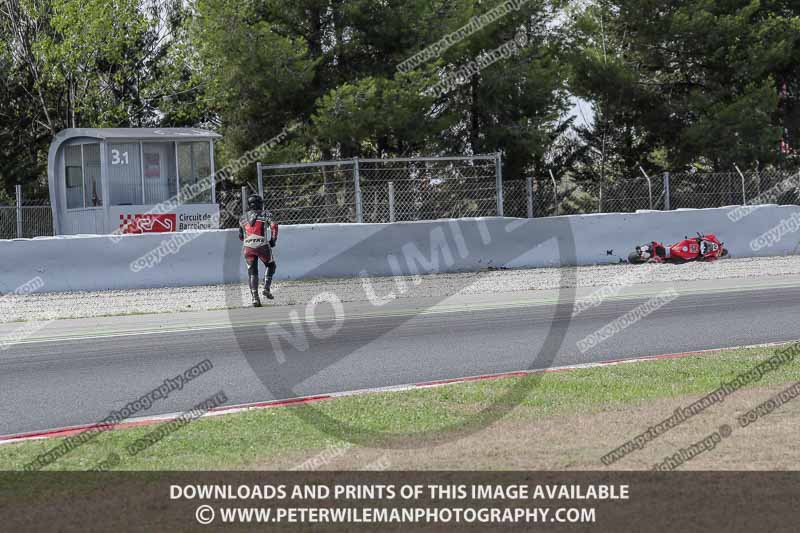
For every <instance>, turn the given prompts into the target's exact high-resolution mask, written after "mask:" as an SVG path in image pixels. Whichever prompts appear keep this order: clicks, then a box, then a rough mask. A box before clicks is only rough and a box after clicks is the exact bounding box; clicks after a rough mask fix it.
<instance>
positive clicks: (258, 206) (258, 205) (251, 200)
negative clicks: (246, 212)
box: [247, 194, 264, 211]
mask: <svg viewBox="0 0 800 533" xmlns="http://www.w3.org/2000/svg"><path fill="white" fill-rule="evenodd" d="M247 208H248V209H251V210H253V211H261V210H262V209H263V208H264V200H262V199H261V197H260V196H259V195H257V194H251V195H250V196H248V197H247Z"/></svg>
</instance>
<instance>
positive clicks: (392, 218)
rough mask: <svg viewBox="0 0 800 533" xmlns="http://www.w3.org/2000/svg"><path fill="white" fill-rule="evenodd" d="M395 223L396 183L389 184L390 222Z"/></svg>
mask: <svg viewBox="0 0 800 533" xmlns="http://www.w3.org/2000/svg"><path fill="white" fill-rule="evenodd" d="M394 221H395V212H394V182H393V181H390V182H389V222H394Z"/></svg>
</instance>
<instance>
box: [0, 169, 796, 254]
mask: <svg viewBox="0 0 800 533" xmlns="http://www.w3.org/2000/svg"><path fill="white" fill-rule="evenodd" d="M258 170H259V176H260V178H261V181H260V184H259V183H255V184H250V185H248V186H246V187H245V188H244V191H243V190H242V188H241V187H238V186H234V185H232V184H230V183H222V184H220V186H218V188H217V202H218V204H219V205H220V227H221V228H236V227H238V224H239V216H240V215H241V211H242V207H241V206H242V200H243V199H246V196H247V195H248V194H252V193H259V192H261V193H262V194H263V196H264V199H265V203H266V206H267V207H268V208H269V209H270V211H271V212H272V213H273V215H274V216H275V218H276V220H277V221H278V222H280V223H281V224H314V223H337V222H338V223H350V222H357V221H363V222H395V221H396V222H401V221H413V220H435V219H442V218H462V217H483V216H496V215H499V214H502V215H503V216H508V217H520V218H528V217H549V216H558V215H569V214H588V213H629V212H635V211H637V210H646V209H654V210H670V209H680V208H695V209H702V208H711V207H724V206H733V205H756V204H779V205H800V172H789V171H777V170H770V171H747V172H740V171H739V170H738V169H737V170H736V171H734V172H717V173H699V172H697V173H692V172H687V173H667V174H664V175H660V176H650V177H634V178H619V179H616V180H610V181H609V182H608V183H605V184H603V185H602V186H600V185H599V184H597V183H575V182H573V181H570V180H569V179H560V178H559V177H557V176H548V177H546V178H536V179H534V178H526V179H513V178H509V179H505V180H502V177H501V175H500V159H499V156H497V155H489V156H475V157H452V158H413V159H361V160H349V161H330V162H322V163H303V164H287V165H259V169H258ZM356 178H358V179H356ZM498 184H502V195H498ZM498 196H501V198H502V200H503V201H502V209H499V207H500V206H499V205H498ZM13 200H15V201H16V203H15V204H13V205H4V204H0V239H15V238H31V237H39V236H46V235H52V234H53V214H52V210H51V208H50V201H49V199H41V198H25V197H23V196H22V193H21V191H18V199H17V198H14V199H13Z"/></svg>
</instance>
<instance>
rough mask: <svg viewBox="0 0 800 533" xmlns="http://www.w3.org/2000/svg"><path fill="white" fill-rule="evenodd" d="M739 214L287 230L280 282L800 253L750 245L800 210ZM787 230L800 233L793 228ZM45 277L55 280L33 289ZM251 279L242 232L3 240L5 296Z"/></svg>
mask: <svg viewBox="0 0 800 533" xmlns="http://www.w3.org/2000/svg"><path fill="white" fill-rule="evenodd" d="M732 209H734V208H719V209H703V210H678V211H668V212H661V211H649V212H639V213H630V214H620V213H617V214H596V215H575V216H563V217H552V218H542V219H512V218H483V219H459V220H443V221H432V222H406V223H397V224H320V225H301V226H285V227H282V228H281V234H280V240H279V245H278V248H277V250H276V252H277V258H278V264H279V268H278V275H277V276H276V278H277V279H301V278H320V277H340V276H345V277H346V276H358V275H360V274H362V273H363V274H366V275H392V274H416V273H419V274H423V273H431V272H453V271H474V270H480V269H485V268H489V267H510V268H520V267H546V266H559V265H572V264H579V265H587V264H602V263H616V262H619V261H620V258H624V257H626V256H627V254H628V253H629V252H630V251H631V250H632V249H633V248H634V246H635V245H636V244H640V243H643V242H647V241H650V240H653V239H655V240H660V241H663V242H674V241H676V240H679V239H681V238H683V237H684V235H694V234H695V232H697V231H701V232H707V233H716V234H717V236H718V237H719V238H720V239H721V240H723V241H724V242H725V245H726V247H727V248H728V249H729V250H730V253H731V257H749V256H764V255H786V254H789V253H795V250H796V248H797V247H798V241H799V240H800V232H797V233H793V232H791V231H788V232H786V234H785V235H783V236H782V237H781V238H780V239H779V240H778V241H777V242H776V243H774V244H772V245H770V246H767V247H764V248H761V249H759V250H757V251H754V250H753V249H752V248H751V246H750V243H751V241H753V240H754V239H756V238H758V237H760V236H761V235H763V234H764V233H765V232H767V231H769V230H771V229H773V228H775V227H777V226H778V225H780V224H781V222H782V221H791V220H796V221H800V207H797V206H786V207H779V206H759V207H758V208H756V209H754V210H753V212H752V213H750V214H749V215H748V216H747V217H745V218H744V219H742V220H740V221H738V222H733V221H732V220H731V219H730V218H729V217H728V216H727V215H728V213H729V212H730V211H731V210H732ZM793 216H794V218H793ZM784 227H788V228H789V230H791V228H795V229H797V227H798V225H797V224H796V223H795V225H791V224H788V222H784ZM261 272H263V267H262V268H261ZM37 276H38V277H39V278H41V280H42V281H43V283H39V282H36V283H34V284H30V283H29V282H30V281H31V280H32V279H34V278H36V277H37ZM245 279H246V271H245V266H244V263H243V261H242V258H241V245H240V243H239V239H238V234H237V231H236V230H219V231H202V232H184V233H177V234H145V235H126V236H123V237H121V238H119V239H118V240H117V241H116V242H115V241H112V239H111V238H110V237H108V236H94V235H89V236H63V237H48V238H37V239H30V240H27V239H20V240H11V241H0V293H4V294H5V293H9V292H13V291H15V290H16V289H17V288H19V287H21V286H26V285H25V284H26V283H27V284H28V285H27V287H31V289H30V290H32V291H36V292H54V291H58V292H60V291H77V290H106V289H131V288H153V287H164V286H191V285H206V284H216V283H232V282H240V281H244V280H245Z"/></svg>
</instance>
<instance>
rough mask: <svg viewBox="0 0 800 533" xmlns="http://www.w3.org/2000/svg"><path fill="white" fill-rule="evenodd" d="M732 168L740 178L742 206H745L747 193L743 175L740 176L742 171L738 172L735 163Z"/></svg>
mask: <svg viewBox="0 0 800 533" xmlns="http://www.w3.org/2000/svg"><path fill="white" fill-rule="evenodd" d="M733 168H735V169H736V172H738V173H739V176H740V177H741V178H742V205H747V192H746V189H745V185H744V174H742V171H741V170H739V165H737V164H736V163H734V164H733Z"/></svg>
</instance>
